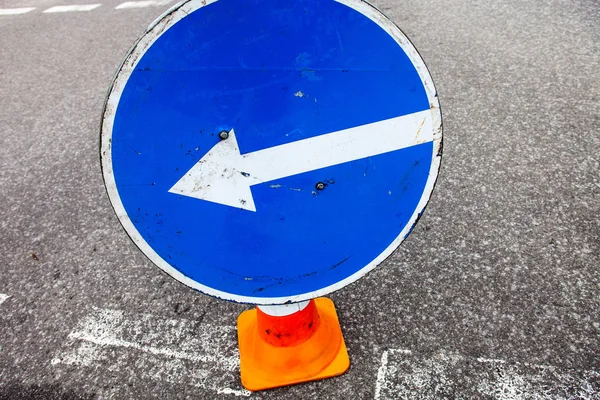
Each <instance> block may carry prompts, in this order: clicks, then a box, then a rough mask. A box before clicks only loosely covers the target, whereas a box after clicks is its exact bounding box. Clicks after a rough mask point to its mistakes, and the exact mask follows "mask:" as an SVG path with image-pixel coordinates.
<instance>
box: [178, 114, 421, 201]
mask: <svg viewBox="0 0 600 400" xmlns="http://www.w3.org/2000/svg"><path fill="white" fill-rule="evenodd" d="M432 140H433V129H432V121H431V111H430V110H424V111H420V112H416V113H413V114H408V115H403V116H401V117H397V118H391V119H387V120H384V121H378V122H374V123H372V124H367V125H361V126H357V127H354V128H349V129H344V130H341V131H337V132H332V133H327V134H324V135H320V136H315V137H311V138H308V139H303V140H298V141H296V142H291V143H286V144H283V145H280V146H275V147H270V148H268V149H264V150H258V151H255V152H252V153H248V154H241V153H240V149H239V146H238V143H237V139H236V137H235V131H234V130H233V129H232V130H231V131H230V132H229V137H228V138H227V139H225V140H222V141H220V142H219V143H217V144H216V145H215V146H214V147H213V148H212V149H210V151H209V152H208V153H206V154H205V155H204V157H202V159H200V161H198V162H197V163H196V164H195V165H194V166H193V167H192V168H191V169H190V170H189V171H188V172H187V173H186V174H185V175H184V176H183V177H182V178H181V179H180V180H179V181H177V183H176V184H175V185H173V187H172V188H171V189H169V192H170V193H175V194H181V195H184V196H189V197H194V198H196V199H200V200H205V201H210V202H213V203H219V204H223V205H226V206H231V207H236V208H241V209H244V210H248V211H256V205H255V204H254V199H253V197H252V190H251V186H254V185H257V184H259V183H265V182H270V181H273V180H275V179H281V178H285V177H288V176H292V175H297V174H301V173H304V172H308V171H314V170H317V169H321V168H326V167H330V166H333V165H338V164H343V163H346V162H350V161H354V160H359V159H362V158H366V157H371V156H375V155H378V154H383V153H389V152H391V151H395V150H400V149H403V148H407V147H411V146H415V145H417V144H421V143H426V142H429V141H432Z"/></svg>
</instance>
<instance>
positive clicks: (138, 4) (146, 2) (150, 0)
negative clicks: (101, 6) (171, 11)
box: [115, 0, 171, 10]
mask: <svg viewBox="0 0 600 400" xmlns="http://www.w3.org/2000/svg"><path fill="white" fill-rule="evenodd" d="M170 2H171V0H166V1H165V0H162V1H154V0H143V1H126V2H125V3H121V4H119V5H118V6H116V7H115V10H122V9H127V8H144V7H152V6H154V7H158V6H162V5H165V4H168V3H170Z"/></svg>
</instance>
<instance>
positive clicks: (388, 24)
mask: <svg viewBox="0 0 600 400" xmlns="http://www.w3.org/2000/svg"><path fill="white" fill-rule="evenodd" d="M216 1H218V0H190V1H186V2H182V3H179V4H177V5H175V6H173V7H172V8H171V9H169V10H168V11H167V12H166V13H164V14H163V15H162V16H161V17H159V18H158V19H156V20H155V21H154V22H153V23H152V24H150V26H149V27H148V29H147V30H146V33H145V34H144V36H142V38H140V39H139V40H138V42H137V43H135V44H134V46H133V47H132V49H131V50H130V52H129V53H128V55H127V57H126V58H125V61H124V62H123V64H122V65H121V67H120V68H119V70H118V72H117V74H116V77H115V79H114V82H113V84H112V86H111V88H110V89H109V94H108V98H107V100H106V104H105V106H104V111H103V118H102V128H101V129H102V130H101V135H100V157H101V160H102V173H103V176H104V183H105V185H106V190H107V192H108V196H109V198H110V201H111V203H112V206H113V208H114V210H115V212H116V214H117V217H118V218H119V220H120V221H121V224H122V225H123V227H124V228H125V231H126V232H127V234H128V235H129V237H130V238H131V239H132V240H133V242H134V243H135V244H136V245H137V246H138V247H139V248H140V250H142V252H143V253H144V254H145V255H146V256H147V257H148V258H149V259H150V261H152V262H153V263H154V264H156V265H157V266H158V267H160V268H161V269H162V270H163V271H164V272H166V273H167V274H169V275H170V276H171V277H173V278H175V279H177V280H178V281H179V282H181V283H184V284H185V285H187V286H189V287H191V288H194V289H196V290H199V291H200V292H202V293H205V294H208V295H211V296H215V297H218V298H222V299H226V300H232V301H235V302H239V303H251V304H259V305H270V304H284V303H296V302H300V301H304V300H309V299H313V298H316V297H319V296H323V295H326V294H329V293H331V292H334V291H336V290H338V289H341V288H342V287H344V286H346V285H348V284H350V283H352V282H354V281H356V280H357V279H358V278H360V277H362V276H364V275H365V274H367V273H368V272H369V271H371V270H373V269H374V268H375V267H377V266H378V265H379V264H381V263H382V262H383V261H384V260H385V259H386V258H387V257H389V256H390V255H391V254H392V252H393V251H394V250H396V248H397V247H398V246H399V245H400V243H402V241H403V240H404V239H405V238H406V236H408V234H409V233H410V231H411V230H412V228H413V227H414V225H415V224H416V223H417V220H418V219H419V217H420V216H421V214H422V213H423V210H424V209H425V206H426V205H427V203H428V202H429V198H430V197H431V193H432V191H433V187H434V186H435V182H436V179H437V175H438V171H439V168H440V162H441V152H442V115H441V111H440V106H439V102H438V97H437V93H436V91H435V87H434V85H433V80H432V79H431V76H430V74H429V71H428V70H427V67H426V66H425V63H424V62H423V60H422V59H421V57H420V55H419V53H418V52H417V50H416V49H415V47H414V46H413V45H412V43H411V42H410V41H409V40H408V38H407V37H406V36H405V35H404V33H402V31H401V30H400V28H398V27H397V26H396V25H395V24H394V23H393V22H392V21H391V20H389V19H388V18H387V17H386V16H385V15H383V14H382V13H381V12H380V11H379V10H378V9H376V8H375V7H374V6H372V5H371V4H369V3H367V2H364V1H362V0H336V1H337V2H339V3H342V4H344V5H346V6H348V7H350V8H352V9H354V10H356V11H358V12H360V13H361V14H363V15H365V16H366V17H368V18H369V19H371V20H372V21H373V22H375V23H376V24H377V25H379V26H380V27H381V28H382V29H383V30H384V31H386V32H387V33H388V34H389V35H390V36H391V37H393V38H394V39H395V40H396V42H397V43H398V45H399V46H400V47H401V48H402V49H403V50H404V52H405V53H406V54H407V55H408V57H409V58H410V60H411V61H412V63H413V65H414V66H415V68H416V69H417V72H418V73H419V76H420V77H421V81H422V82H423V86H424V87H425V90H426V92H427V98H428V99H429V105H430V111H431V120H432V126H433V144H434V146H433V154H432V163H431V169H430V171H429V177H428V179H427V183H426V185H425V190H424V191H423V195H422V197H421V200H420V201H419V204H418V205H417V208H416V210H415V212H414V214H413V215H412V216H411V218H410V220H409V222H408V224H407V225H406V226H405V227H404V229H403V230H402V231H401V232H400V234H399V235H398V237H397V238H396V239H395V240H394V241H393V242H392V243H391V244H390V245H389V246H388V247H387V248H386V249H385V250H384V251H383V252H382V253H381V254H380V255H379V256H378V257H377V258H375V259H374V260H373V261H371V262H370V263H369V264H368V265H366V266H365V267H364V268H362V269H361V270H360V271H358V272H356V273H354V274H353V275H351V276H349V277H347V278H346V279H344V280H342V281H339V282H337V283H335V284H333V285H330V286H327V287H324V288H322V289H319V290H315V291H312V292H307V293H302V294H299V295H295V296H289V297H252V296H240V295H237V294H234V293H228V292H223V291H220V290H216V289H213V288H210V287H208V286H205V285H202V284H200V283H198V282H196V281H193V280H192V279H190V278H188V277H187V276H185V275H183V274H182V273H181V272H179V271H178V270H176V269H175V268H173V267H172V266H171V265H169V263H167V262H166V261H165V260H164V259H163V258H162V257H160V256H159V255H158V254H157V253H156V252H155V251H154V250H153V249H152V247H150V245H149V244H148V243H146V241H145V240H144V239H143V237H142V235H140V233H139V232H138V231H137V229H136V228H135V226H134V225H133V223H132V222H131V220H130V219H129V216H128V215H127V213H126V211H125V207H124V206H123V203H122V202H121V198H120V197H119V193H118V191H117V186H116V183H115V177H114V173H113V169H112V152H111V138H112V130H113V124H114V118H115V115H116V110H117V105H118V104H119V100H120V98H121V94H122V93H123V89H124V88H125V84H126V83H127V81H128V79H129V77H130V75H131V73H132V71H134V69H135V67H136V65H137V63H138V62H139V60H140V59H141V57H142V56H143V54H144V53H145V52H146V50H147V49H148V48H150V46H152V44H153V43H154V42H155V41H156V40H157V39H158V38H159V37H160V36H161V35H162V34H163V33H164V32H166V31H167V30H168V29H169V28H171V27H172V26H173V25H175V24H176V23H177V22H178V21H179V20H181V19H182V18H184V17H186V16H187V15H188V14H190V13H191V12H194V11H195V10H197V9H199V8H201V7H205V6H207V5H209V4H212V3H215V2H216Z"/></svg>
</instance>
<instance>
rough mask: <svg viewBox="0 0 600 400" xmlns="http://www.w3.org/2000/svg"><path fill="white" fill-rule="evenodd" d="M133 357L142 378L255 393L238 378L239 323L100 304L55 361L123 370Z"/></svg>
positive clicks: (218, 389)
mask: <svg viewBox="0 0 600 400" xmlns="http://www.w3.org/2000/svg"><path fill="white" fill-rule="evenodd" d="M132 360H133V362H134V363H135V365H136V366H138V368H136V373H137V375H138V378H140V379H150V380H159V381H166V382H170V383H174V384H184V385H191V386H196V387H200V388H204V389H207V390H210V391H214V392H216V393H218V394H231V395H236V396H249V395H250V394H251V392H249V391H247V390H245V389H243V388H242V387H241V384H240V382H239V354H238V351H237V338H236V331H235V328H234V327H229V326H213V325H209V324H204V323H199V322H196V321H191V320H185V319H160V318H156V317H155V316H153V315H149V314H127V315H126V314H125V313H123V312H122V311H115V310H107V309H95V310H94V311H93V312H92V313H91V314H90V315H89V316H87V317H86V318H84V319H83V320H82V321H81V322H80V323H79V324H78V325H77V327H76V328H75V330H73V332H71V333H70V334H69V336H68V342H67V344H66V345H65V347H64V349H63V350H62V351H61V352H60V353H59V354H58V355H57V356H56V357H55V358H54V359H53V360H52V361H51V363H52V364H53V365H60V364H68V365H77V366H82V367H92V368H96V369H106V370H108V371H118V370H120V367H121V366H122V365H127V364H128V363H130V362H132Z"/></svg>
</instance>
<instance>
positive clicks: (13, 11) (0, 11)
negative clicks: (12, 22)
mask: <svg viewBox="0 0 600 400" xmlns="http://www.w3.org/2000/svg"><path fill="white" fill-rule="evenodd" d="M33 10H35V7H23V8H0V15H18V14H25V13H28V12H29V11H33Z"/></svg>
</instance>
